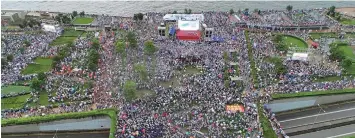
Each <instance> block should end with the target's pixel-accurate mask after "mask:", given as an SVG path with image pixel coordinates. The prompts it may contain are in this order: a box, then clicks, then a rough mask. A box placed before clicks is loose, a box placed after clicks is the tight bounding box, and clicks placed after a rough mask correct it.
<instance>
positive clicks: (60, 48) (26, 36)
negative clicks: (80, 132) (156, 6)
mask: <svg viewBox="0 0 355 138" xmlns="http://www.w3.org/2000/svg"><path fill="white" fill-rule="evenodd" d="M331 9H332V8H322V9H308V10H298V9H296V10H295V9H292V7H291V9H289V8H287V10H282V11H278V10H265V11H260V10H255V11H251V10H249V9H244V10H240V11H233V10H231V11H230V12H194V11H193V12H191V11H190V12H189V11H188V10H186V11H185V13H158V12H149V13H144V14H143V13H138V14H135V15H134V17H119V16H107V15H95V16H93V15H88V14H85V13H84V12H81V13H80V14H79V15H78V13H77V12H76V11H75V12H73V13H60V14H55V17H54V15H52V13H48V12H43V13H40V14H31V16H26V18H24V19H23V20H24V22H25V24H20V25H12V24H11V23H13V22H12V21H10V18H9V19H8V20H2V27H5V29H1V31H2V36H1V41H2V42H1V51H2V53H1V82H2V83H1V91H2V92H1V107H2V108H1V117H2V127H4V126H11V125H20V124H21V125H22V124H31V123H41V122H49V121H54V120H60V119H72V118H84V117H89V116H98V115H108V116H109V117H110V119H111V126H110V134H109V136H110V138H113V137H115V138H157V137H169V138H175V137H177V138H180V137H196V138H197V137H211V138H214V137H223V138H287V137H288V135H287V133H286V132H285V131H284V130H283V128H282V126H281V125H280V122H279V121H277V119H276V118H275V114H274V113H273V111H272V110H271V109H270V108H269V107H268V106H267V103H269V102H270V101H272V100H273V99H274V98H275V99H282V98H295V97H308V96H317V95H340V94H344V93H355V88H354V86H355V78H354V75H355V34H354V30H355V26H354V24H352V23H351V22H352V20H353V19H351V18H348V17H345V16H342V15H338V14H335V13H334V17H331V16H332V12H335V11H331ZM337 12H339V11H337ZM53 14H54V13H53ZM327 14H329V15H327ZM50 15H52V16H53V18H50V17H49V16H50ZM35 16H36V17H35ZM337 16H342V17H337ZM69 17H70V18H69ZM335 18H340V19H339V21H337V20H336V19H335ZM11 19H13V18H11ZM344 20H349V21H348V22H345V23H344ZM3 23H6V24H11V25H8V26H5V25H4V24H3ZM13 26H16V27H13ZM17 26H19V27H17Z"/></svg>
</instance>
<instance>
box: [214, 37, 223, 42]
mask: <svg viewBox="0 0 355 138" xmlns="http://www.w3.org/2000/svg"><path fill="white" fill-rule="evenodd" d="M212 41H215V42H223V41H224V38H222V37H219V36H212Z"/></svg>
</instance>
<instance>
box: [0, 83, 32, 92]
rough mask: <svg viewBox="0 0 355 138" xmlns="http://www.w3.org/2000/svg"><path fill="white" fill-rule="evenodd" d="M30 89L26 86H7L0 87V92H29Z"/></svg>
mask: <svg viewBox="0 0 355 138" xmlns="http://www.w3.org/2000/svg"><path fill="white" fill-rule="evenodd" d="M30 90H31V88H30V87H28V86H13V85H10V86H7V87H2V88H1V94H9V93H11V92H14V93H20V92H29V91H30Z"/></svg>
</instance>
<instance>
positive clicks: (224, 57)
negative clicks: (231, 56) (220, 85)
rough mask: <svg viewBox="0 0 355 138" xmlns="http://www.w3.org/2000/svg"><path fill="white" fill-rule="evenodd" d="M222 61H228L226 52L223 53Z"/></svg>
mask: <svg viewBox="0 0 355 138" xmlns="http://www.w3.org/2000/svg"><path fill="white" fill-rule="evenodd" d="M223 59H224V61H225V62H227V60H228V53H227V52H223Z"/></svg>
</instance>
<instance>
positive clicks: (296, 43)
mask: <svg viewBox="0 0 355 138" xmlns="http://www.w3.org/2000/svg"><path fill="white" fill-rule="evenodd" d="M282 41H284V42H285V44H286V45H287V46H288V47H301V48H307V47H308V46H307V43H306V42H304V41H302V40H301V38H299V39H298V38H296V37H292V36H287V35H286V36H284V37H283V39H282Z"/></svg>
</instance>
